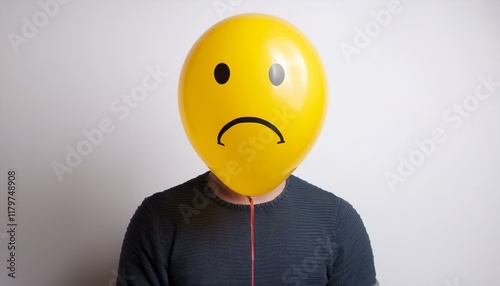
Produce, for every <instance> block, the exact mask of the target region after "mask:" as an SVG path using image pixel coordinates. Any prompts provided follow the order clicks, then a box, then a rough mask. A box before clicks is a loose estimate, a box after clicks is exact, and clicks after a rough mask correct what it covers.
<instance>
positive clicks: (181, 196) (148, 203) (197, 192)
mask: <svg viewBox="0 0 500 286" xmlns="http://www.w3.org/2000/svg"><path fill="white" fill-rule="evenodd" d="M205 178H206V173H205V174H201V175H199V176H197V177H194V178H192V179H190V180H188V181H185V182H183V183H181V184H179V185H176V186H174V187H171V188H169V189H166V190H164V191H161V192H157V193H155V194H153V195H151V196H149V197H146V198H145V199H144V201H143V202H142V204H141V205H140V206H139V208H138V210H139V211H140V210H142V211H143V213H147V214H148V215H149V216H151V217H152V218H153V219H154V220H160V221H163V222H165V220H169V221H176V220H183V216H182V211H183V210H184V209H186V208H190V207H196V204H197V203H198V202H199V201H200V200H206V197H205V196H204V192H203V188H204V187H205ZM193 204H194V206H193Z"/></svg>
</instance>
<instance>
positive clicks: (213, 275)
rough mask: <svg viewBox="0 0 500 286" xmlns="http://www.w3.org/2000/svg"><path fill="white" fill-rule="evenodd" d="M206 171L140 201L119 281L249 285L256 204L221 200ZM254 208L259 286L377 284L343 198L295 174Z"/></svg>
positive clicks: (363, 235) (360, 230)
mask: <svg viewBox="0 0 500 286" xmlns="http://www.w3.org/2000/svg"><path fill="white" fill-rule="evenodd" d="M207 174H208V173H205V174H202V175H200V176H198V177H196V178H193V179H191V180H189V181H187V182H185V183H183V184H181V185H178V186H176V187H173V188H171V189H168V190H166V191H163V192H159V193H156V194H154V195H152V196H150V197H148V198H146V199H145V200H144V201H143V202H142V204H141V205H140V206H139V208H138V209H137V210H136V212H135V214H134V215H133V217H132V219H131V221H130V224H129V226H128V228H127V231H126V234H125V238H124V241H123V244H122V249H121V255H120V262H119V273H118V276H117V285H119V286H125V285H128V286H131V285H141V286H145V285H155V286H156V285H158V286H160V285H251V277H252V273H251V269H252V265H251V264H252V263H251V261H252V260H251V238H250V236H251V235H250V206H249V205H240V204H232V203H229V202H227V201H224V200H222V199H220V198H219V197H218V196H217V192H216V191H214V190H212V189H211V188H210V187H209V186H208V183H207V181H206V177H207ZM254 211H255V216H254V277H255V278H254V279H255V285H338V286H372V285H375V284H376V283H377V282H376V275H375V267H374V260H373V254H372V249H371V245H370V240H369V237H368V234H367V232H366V229H365V227H364V225H363V222H362V220H361V218H360V216H359V215H358V213H357V212H356V211H355V210H354V208H353V207H352V206H351V205H350V204H349V203H348V202H346V201H345V200H343V199H341V198H339V197H337V196H335V195H334V194H332V193H330V192H327V191H324V190H322V189H320V188H318V187H316V186H314V185H312V184H310V183H308V182H306V181H304V180H301V179H299V178H298V177H295V176H293V175H292V176H290V177H289V178H288V179H287V181H286V185H285V188H284V190H283V192H282V193H281V194H280V195H279V196H278V197H277V198H275V199H274V200H272V201H270V202H267V203H262V204H256V205H255V208H254Z"/></svg>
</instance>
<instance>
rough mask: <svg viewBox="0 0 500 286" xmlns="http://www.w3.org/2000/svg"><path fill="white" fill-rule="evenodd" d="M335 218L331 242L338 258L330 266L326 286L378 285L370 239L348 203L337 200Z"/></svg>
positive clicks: (359, 218) (357, 215)
mask: <svg viewBox="0 0 500 286" xmlns="http://www.w3.org/2000/svg"><path fill="white" fill-rule="evenodd" d="M337 218H338V224H337V226H338V228H337V231H336V234H335V240H336V242H337V243H338V247H339V248H338V249H339V256H338V259H337V260H336V261H335V263H334V265H333V269H332V270H333V271H332V275H331V276H330V278H331V279H330V282H329V285H335V286H374V285H378V282H377V280H376V273H375V265H374V259H373V252H372V248H371V245H370V239H369V237H368V233H367V232H366V229H365V226H364V225H363V221H362V220H361V217H360V216H359V214H358V213H357V212H356V210H355V209H354V208H353V207H352V206H351V205H350V204H349V203H348V202H346V201H344V200H341V202H340V206H339V213H338V217H337Z"/></svg>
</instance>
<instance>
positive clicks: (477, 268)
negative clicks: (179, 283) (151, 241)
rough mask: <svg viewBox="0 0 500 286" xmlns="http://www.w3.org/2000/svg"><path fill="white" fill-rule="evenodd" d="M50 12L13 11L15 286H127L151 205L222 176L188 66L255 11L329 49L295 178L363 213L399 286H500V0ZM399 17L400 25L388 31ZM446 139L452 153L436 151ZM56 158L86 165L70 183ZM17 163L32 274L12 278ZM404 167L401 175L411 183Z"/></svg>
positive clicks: (2, 197) (0, 53) (8, 137)
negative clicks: (180, 101)
mask: <svg viewBox="0 0 500 286" xmlns="http://www.w3.org/2000/svg"><path fill="white" fill-rule="evenodd" d="M61 2H63V1H62V0H61ZM40 3H42V4H40ZM40 3H39V2H38V1H14V0H11V1H6V0H1V1H0V36H1V37H0V190H1V191H0V254H1V261H0V266H1V267H0V284H1V285H37V286H43V285H47V286H49V285H50V286H58V285H82V286H83V285H92V286H93V285H112V284H113V283H114V282H115V279H116V271H117V267H118V266H117V261H118V257H119V251H120V247H121V242H122V238H123V235H124V232H125V229H126V226H127V224H128V222H129V219H130V217H131V216H132V214H133V212H134V211H135V209H136V208H137V206H138V205H139V204H140V203H141V201H142V199H143V198H145V197H146V196H149V195H151V194H152V193H155V192H158V191H161V190H164V189H166V188H169V187H171V186H174V185H176V184H178V183H181V182H183V181H185V180H187V179H189V178H191V177H193V176H196V175H197V174H199V173H201V172H204V171H205V170H206V167H205V166H204V165H203V164H202V162H201V161H200V160H199V159H198V157H197V155H196V154H195V153H194V151H193V150H192V148H191V146H190V145H189V143H188V141H187V138H186V136H185V135H184V132H183V129H182V126H181V123H180V119H179V114H178V110H177V81H178V75H179V72H180V69H181V65H182V62H183V60H184V57H185V56H186V54H187V52H188V50H189V48H190V47H191V45H192V44H193V43H194V41H195V40H196V39H197V38H198V36H200V35H201V33H202V32H203V31H205V30H206V29H207V28H209V27H210V26H211V25H212V24H214V23H216V22H217V21H219V20H220V19H222V18H225V17H227V16H230V15H234V14H239V13H245V12H264V13H269V14H272V15H276V16H279V17H282V18H284V19H286V20H288V21H289V22H291V23H293V24H294V25H296V26H297V27H298V28H299V29H301V30H302V31H303V32H304V33H305V34H306V35H307V36H308V37H309V38H310V40H311V41H312V42H313V43H314V45H315V46H316V47H317V49H318V51H319V53H320V55H321V57H322V59H323V61H324V65H325V67H326V70H327V74H328V78H329V85H330V92H331V94H330V96H331V97H330V102H329V113H328V116H327V120H326V123H325V126H324V129H323V133H322V135H321V136H320V138H319V140H318V143H317V145H316V146H315V148H314V149H313V151H312V152H311V153H310V155H309V156H308V157H307V159H306V160H305V161H304V162H303V164H302V165H301V166H300V167H299V168H298V169H297V171H296V172H295V174H296V175H298V176H300V177H302V178H304V179H306V180H308V181H310V182H312V183H314V184H317V185H319V186H321V187H323V188H325V189H327V190H329V191H331V192H333V193H335V194H337V195H339V196H341V197H343V198H345V199H347V200H348V201H349V202H351V203H352V204H353V205H354V206H355V207H356V209H357V210H358V212H359V213H360V214H361V215H362V217H363V219H364V222H365V224H366V227H367V229H368V232H369V234H370V236H371V240H372V246H373V249H374V253H375V258H376V268H377V272H378V278H379V280H380V282H381V283H382V285H389V286H401V285H410V286H411V285H416V286H421V285H436V286H437V285H440V286H458V285H460V286H475V285H481V286H488V285H491V286H493V285H500V282H499V276H498V270H499V269H500V243H499V241H500V160H499V159H500V148H499V146H500V128H499V123H500V84H499V82H500V17H499V15H500V2H498V1H493V0H490V1H472V0H471V1H466V0H462V1H460V0H457V1H450V0H448V1H446V0H414V1H403V0H401V1H400V2H392V3H393V4H388V3H390V1H388V0H383V1H368V0H367V1H361V0H358V1H316V2H311V1H273V2H268V1H250V0H240V1H236V0H232V1H228V0H221V1H130V0H128V1H111V0H108V1H83V0H73V1H69V2H68V3H66V4H62V3H61V4H59V2H54V1H51V0H41V1H40ZM43 3H52V4H50V5H49V4H47V5H48V7H49V8H45V9H46V10H48V11H49V12H50V13H49V12H44V8H43V6H47V5H43ZM53 3H58V4H57V5H54V4H53ZM398 3H399V4H398ZM388 5H389V7H391V9H392V12H389V13H391V19H390V21H388V23H384V25H380V24H377V23H376V22H374V21H375V17H376V16H374V15H377V14H379V13H380V11H381V10H388V9H389V8H388ZM391 5H394V6H391ZM48 13H49V14H52V15H48ZM44 15H45V16H44ZM23 19H24V20H23ZM30 25H34V26H33V27H31V29H30V27H29V26H30ZM365 29H369V31H368V32H369V33H370V34H371V36H367V37H368V38H365V39H364V40H365V41H364V42H363V41H362V40H363V39H362V36H361V33H364V32H360V30H361V31H364V30H365ZM342 47H344V49H346V47H350V48H349V51H351V52H352V53H346V52H345V50H344V52H343V50H342ZM148 67H150V68H152V69H159V70H160V71H161V74H160V76H159V77H158V79H159V82H158V86H157V87H156V88H154V89H153V90H151V91H150V92H149V94H148V95H147V96H146V97H145V98H144V100H143V101H141V102H137V103H136V104H137V106H136V108H134V109H130V110H129V111H130V112H129V113H128V114H126V113H125V111H123V108H124V106H125V105H124V103H121V102H120V97H121V95H122V94H130V92H131V91H132V90H133V89H134V88H135V87H136V86H140V85H142V79H143V78H144V77H145V76H146V75H148V74H149V73H148V70H147V69H148ZM166 74H168V75H166ZM479 78H483V79H485V80H488V78H490V81H492V82H493V84H492V85H489V86H486V87H485V86H482V85H483V84H482V82H481V80H480V79H479ZM476 90H478V92H479V93H478V95H477V94H476ZM488 93H489V94H490V96H489V97H488V98H485V97H486V96H487V94H488ZM477 96H479V97H481V98H482V99H478V98H477ZM458 105H461V106H462V108H463V110H464V111H461V113H460V111H458V108H459V106H458ZM113 106H114V107H113ZM114 108H122V109H120V110H122V111H120V112H116V110H115V109H114ZM454 108H455V109H454ZM443 116H444V117H443ZM459 119H460V120H461V121H460V122H459V121H458V120H459ZM103 121H104V124H106V122H108V124H109V125H110V126H108V127H109V128H110V129H112V131H110V132H109V133H107V134H104V135H103V138H102V142H98V144H97V145H95V146H92V149H91V150H87V151H88V153H89V154H88V156H86V157H83V158H82V160H81V162H77V161H75V159H74V158H73V159H72V160H73V161H71V162H70V163H71V165H72V166H69V163H68V162H66V159H67V158H66V157H67V156H68V152H69V151H68V148H69V149H76V148H77V147H78V146H80V147H79V148H82V147H83V148H84V149H85V146H84V144H86V143H82V142H84V141H86V140H87V139H86V137H85V135H84V134H85V132H87V131H91V130H93V129H96V128H99V125H100V124H101V123H100V122H103ZM436 132H437V133H440V134H441V135H439V136H438V137H439V138H437V139H441V140H440V142H435V143H432V144H431V143H429V140H430V139H429V138H432V134H433V133H436ZM417 142H420V144H424V143H423V142H426V143H425V144H427V145H425V146H426V148H430V149H429V150H427V151H428V152H427V154H424V153H423V152H422V151H420V149H419V148H420V147H418V145H417ZM82 144H83V145H82ZM432 145H434V147H433V148H431V147H432ZM87 147H88V146H87ZM70 157H71V156H70ZM403 161H408V162H409V163H406V164H411V165H412V166H413V167H411V168H410V167H409V166H408V165H406V166H403V167H401V166H400V165H401V164H403V163H401V162H403ZM55 162H58V163H60V164H64V165H66V166H67V168H68V169H67V170H70V169H71V172H67V173H63V174H62V175H61V178H60V179H62V180H60V179H59V178H58V177H57V175H56V172H55V171H54V169H53V165H54V164H57V163H55ZM415 165H417V166H415ZM398 168H399V169H400V170H399V171H398ZM10 169H16V170H17V178H16V180H17V183H18V189H17V193H16V202H17V205H16V207H17V209H16V222H17V223H18V226H17V236H16V239H17V240H16V244H17V252H16V255H17V257H16V259H17V261H16V262H17V265H16V266H17V269H16V275H17V278H15V279H12V278H9V277H8V276H7V274H8V270H7V268H6V267H7V262H6V260H7V258H8V250H7V248H8V243H9V240H10V238H9V235H8V233H7V230H8V228H7V219H8V216H7V210H6V208H7V200H8V199H7V172H8V170H10ZM387 172H392V174H393V175H394V177H393V178H396V177H395V176H399V181H393V183H394V182H395V183H394V184H393V188H391V184H390V183H388V181H387V180H386V178H385V174H387Z"/></svg>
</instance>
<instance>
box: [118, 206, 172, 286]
mask: <svg viewBox="0 0 500 286" xmlns="http://www.w3.org/2000/svg"><path fill="white" fill-rule="evenodd" d="M161 241H162V238H161V227H160V225H159V222H158V219H157V217H156V215H155V214H154V212H153V211H152V209H151V205H150V203H149V201H148V199H145V200H144V201H143V203H142V204H141V205H140V206H139V208H138V209H137V210H136V212H135V214H134V215H133V217H132V219H131V220H130V223H129V225H128V228H127V231H126V233H125V238H124V240H123V244H122V249H121V254H120V262H119V267H118V269H119V270H118V275H117V277H116V280H117V282H116V285H117V286H125V285H127V286H135V285H141V286H165V285H169V283H168V276H167V273H168V269H167V263H166V262H165V260H166V259H165V257H166V251H165V250H164V249H163V246H162V243H161Z"/></svg>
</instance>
